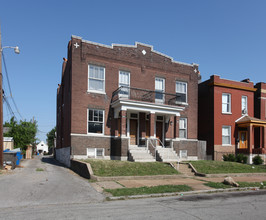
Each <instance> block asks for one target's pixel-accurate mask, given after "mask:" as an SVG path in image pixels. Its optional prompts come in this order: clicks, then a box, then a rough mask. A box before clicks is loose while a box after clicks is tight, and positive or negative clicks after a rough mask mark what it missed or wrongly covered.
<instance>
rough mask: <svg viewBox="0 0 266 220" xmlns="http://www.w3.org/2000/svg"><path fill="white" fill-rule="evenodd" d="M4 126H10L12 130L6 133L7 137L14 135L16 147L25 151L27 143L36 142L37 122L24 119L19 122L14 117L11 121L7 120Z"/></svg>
mask: <svg viewBox="0 0 266 220" xmlns="http://www.w3.org/2000/svg"><path fill="white" fill-rule="evenodd" d="M4 127H9V128H10V131H8V132H7V133H5V134H4V136H5V137H13V139H14V148H21V149H22V150H23V151H25V150H26V149H27V145H29V144H34V143H35V142H36V134H37V128H38V126H37V122H36V121H34V120H31V121H26V120H24V121H22V120H20V121H19V122H17V121H16V120H15V119H14V117H12V118H11V119H10V121H9V122H5V124H4Z"/></svg>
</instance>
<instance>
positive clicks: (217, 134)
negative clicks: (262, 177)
mask: <svg viewBox="0 0 266 220" xmlns="http://www.w3.org/2000/svg"><path fill="white" fill-rule="evenodd" d="M256 91H257V88H254V84H253V83H252V82H250V81H249V80H248V79H247V80H243V81H241V82H237V81H232V80H226V79H221V78H220V77H219V76H215V75H214V76H211V78H210V79H209V80H207V81H205V82H202V83H201V84H199V128H198V132H199V133H198V134H199V139H202V140H206V141H207V155H211V156H212V158H213V159H215V160H221V159H222V155H223V154H226V153H235V152H238V153H246V154H249V153H250V152H251V153H252V149H253V151H254V149H255V148H260V146H262V145H260V146H259V145H256V144H255V142H256V141H257V139H256V138H255V140H256V141H255V142H254V137H255V136H256V132H255V129H257V127H259V126H263V125H261V124H263V123H264V122H262V121H260V122H258V121H256V119H255V118H254V116H256V117H258V118H261V117H260V116H258V115H254V106H255V109H256V112H258V108H257V107H256V106H258V105H260V104H258V102H257V101H258V98H256V96H254V94H257V92H256ZM259 96H261V95H260V94H259ZM227 97H229V99H230V103H229V104H228V105H227V104H226V103H227V102H226V100H227ZM254 97H255V98H254ZM223 98H224V100H223ZM243 100H244V101H243ZM245 100H246V101H245ZM254 100H255V103H254ZM262 100H264V99H260V101H262ZM264 101H265V100H264ZM223 103H224V104H223ZM243 103H246V108H245V110H243V107H242V106H243V105H244V106H245V104H243ZM264 104H265V103H264ZM226 107H228V108H230V109H229V110H228V111H227V109H226ZM264 107H265V106H264ZM223 108H224V109H223ZM260 111H261V110H260ZM263 111H265V110H262V112H263ZM261 119H263V118H261ZM264 120H265V118H264ZM255 121H256V122H255ZM229 130H230V131H229ZM261 130H263V129H262V128H261ZM227 131H229V132H230V134H229V135H230V141H229V140H228V138H229V135H227V133H226V132H227ZM223 138H224V140H223ZM257 138H258V140H259V141H263V140H262V139H260V138H259V137H257ZM248 149H249V150H248Z"/></svg>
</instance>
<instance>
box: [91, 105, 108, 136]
mask: <svg viewBox="0 0 266 220" xmlns="http://www.w3.org/2000/svg"><path fill="white" fill-rule="evenodd" d="M88 111H89V112H88V133H96V134H103V125H104V111H103V110H98V109H89V110H88Z"/></svg>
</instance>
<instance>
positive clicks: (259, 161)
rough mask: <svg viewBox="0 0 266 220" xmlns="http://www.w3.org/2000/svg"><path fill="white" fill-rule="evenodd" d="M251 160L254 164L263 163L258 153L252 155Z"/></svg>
mask: <svg viewBox="0 0 266 220" xmlns="http://www.w3.org/2000/svg"><path fill="white" fill-rule="evenodd" d="M252 161H253V164H255V165H261V164H262V163H263V160H262V158H261V157H260V156H259V155H257V156H255V157H253V159H252Z"/></svg>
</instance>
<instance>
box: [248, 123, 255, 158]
mask: <svg viewBox="0 0 266 220" xmlns="http://www.w3.org/2000/svg"><path fill="white" fill-rule="evenodd" d="M253 135H254V134H253V126H252V125H249V126H248V151H249V153H250V154H252V148H253V146H252V145H253Z"/></svg>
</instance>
